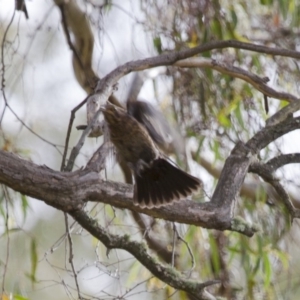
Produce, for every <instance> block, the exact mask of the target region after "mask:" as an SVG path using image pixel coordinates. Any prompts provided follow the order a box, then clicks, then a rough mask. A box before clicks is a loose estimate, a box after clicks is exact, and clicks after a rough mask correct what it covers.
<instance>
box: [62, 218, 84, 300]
mask: <svg viewBox="0 0 300 300" xmlns="http://www.w3.org/2000/svg"><path fill="white" fill-rule="evenodd" d="M64 216H65V226H66V232H67V237H68V242H69V263H70V265H71V268H72V272H73V275H74V280H75V284H76V289H77V293H78V299H80V300H81V299H82V298H81V294H80V289H79V284H78V279H77V272H76V270H75V266H74V262H73V258H74V252H73V241H72V237H71V234H70V230H69V224H68V215H67V214H66V213H64Z"/></svg>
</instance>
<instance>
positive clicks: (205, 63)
mask: <svg viewBox="0 0 300 300" xmlns="http://www.w3.org/2000/svg"><path fill="white" fill-rule="evenodd" d="M174 65H175V66H178V67H182V68H211V69H214V70H216V71H218V72H220V73H222V74H227V75H230V76H232V77H236V78H240V79H242V80H244V81H246V82H248V83H250V84H251V85H252V86H253V87H254V88H256V89H257V90H258V91H260V92H262V93H263V94H264V95H266V96H269V97H272V98H275V99H282V100H285V101H290V102H293V101H298V102H300V99H299V98H297V97H296V96H294V95H292V94H289V93H282V92H277V91H276V90H274V89H272V88H271V87H269V86H267V85H266V83H267V82H268V81H269V79H268V78H266V77H265V78H261V77H259V76H257V75H255V74H253V73H251V72H249V71H246V70H244V69H242V68H239V67H235V66H229V65H226V64H225V63H222V62H218V61H216V60H214V59H208V58H200V57H192V58H188V59H185V60H180V61H178V62H176V63H175V64H174Z"/></svg>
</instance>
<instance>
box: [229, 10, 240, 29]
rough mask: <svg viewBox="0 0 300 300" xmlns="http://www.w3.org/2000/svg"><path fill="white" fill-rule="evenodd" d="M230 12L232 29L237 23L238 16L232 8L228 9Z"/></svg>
mask: <svg viewBox="0 0 300 300" xmlns="http://www.w3.org/2000/svg"><path fill="white" fill-rule="evenodd" d="M230 14H231V20H232V29H235V27H236V25H237V23H238V18H237V15H236V13H235V11H234V9H232V8H231V9H230Z"/></svg>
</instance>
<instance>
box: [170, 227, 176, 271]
mask: <svg viewBox="0 0 300 300" xmlns="http://www.w3.org/2000/svg"><path fill="white" fill-rule="evenodd" d="M176 235H177V230H176V225H175V223H174V222H173V245H172V264H171V266H172V267H173V268H174V266H175V251H176V237H177V236H176Z"/></svg>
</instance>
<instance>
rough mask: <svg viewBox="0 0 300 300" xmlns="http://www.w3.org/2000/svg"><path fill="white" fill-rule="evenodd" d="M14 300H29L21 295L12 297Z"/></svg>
mask: <svg viewBox="0 0 300 300" xmlns="http://www.w3.org/2000/svg"><path fill="white" fill-rule="evenodd" d="M14 300H29V298H27V297H24V296H21V295H14Z"/></svg>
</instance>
